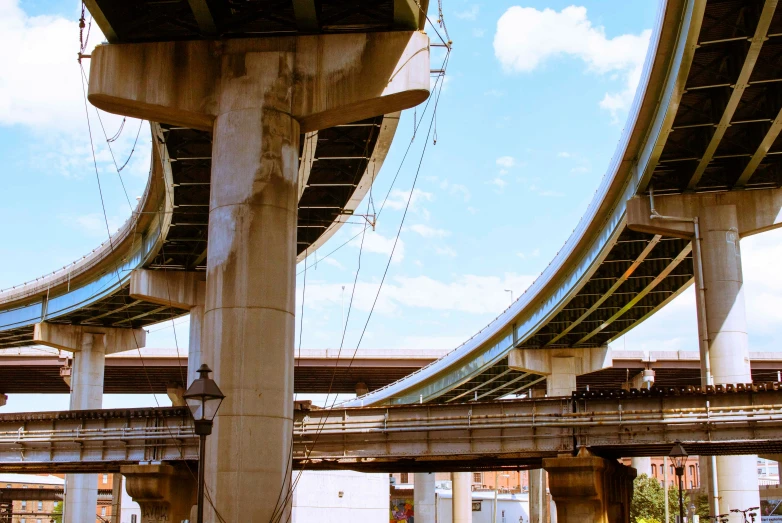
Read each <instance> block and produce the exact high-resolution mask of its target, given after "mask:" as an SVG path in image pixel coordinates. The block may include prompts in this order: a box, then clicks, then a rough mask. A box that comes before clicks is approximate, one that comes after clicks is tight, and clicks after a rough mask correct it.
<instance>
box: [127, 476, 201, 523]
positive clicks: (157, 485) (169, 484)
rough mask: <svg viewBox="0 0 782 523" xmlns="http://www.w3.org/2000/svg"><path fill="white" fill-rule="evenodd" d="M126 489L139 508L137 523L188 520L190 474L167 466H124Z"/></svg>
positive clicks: (192, 497)
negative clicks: (139, 515)
mask: <svg viewBox="0 0 782 523" xmlns="http://www.w3.org/2000/svg"><path fill="white" fill-rule="evenodd" d="M121 472H122V474H123V475H124V476H125V478H126V481H127V486H126V489H127V491H128V494H129V495H130V497H131V498H133V501H135V502H136V503H138V504H139V506H140V507H141V523H159V522H161V523H162V522H164V521H165V522H166V523H168V522H171V521H183V520H190V511H191V508H192V507H193V505H194V504H195V502H196V481H195V478H194V477H193V475H192V474H190V473H189V472H187V471H186V470H183V469H181V468H178V467H174V466H171V465H126V466H123V467H122V468H121Z"/></svg>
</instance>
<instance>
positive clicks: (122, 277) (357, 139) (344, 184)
mask: <svg viewBox="0 0 782 523" xmlns="http://www.w3.org/2000/svg"><path fill="white" fill-rule="evenodd" d="M86 4H87V7H88V8H89V10H90V13H91V14H92V16H93V18H94V20H95V22H96V23H97V24H98V25H99V26H100V28H101V30H102V32H103V33H104V35H106V37H107V39H108V42H109V43H108V44H105V45H100V46H98V47H97V48H96V49H95V50H94V51H93V52H92V55H91V57H90V59H91V67H90V79H89V93H88V98H89V100H90V102H91V103H93V104H94V105H96V106H97V107H98V108H101V109H103V110H106V111H110V112H115V113H118V114H123V115H128V116H135V117H139V118H143V119H147V120H149V121H150V122H151V127H152V135H153V136H152V138H153V140H152V141H153V158H152V162H151V164H152V167H151V170H150V179H149V183H148V185H147V188H146V190H145V192H144V195H143V196H142V198H141V202H140V203H139V206H138V208H137V209H136V211H135V212H134V213H133V216H132V217H131V218H130V220H129V221H128V222H127V223H126V224H125V225H124V226H123V227H122V228H121V229H120V231H119V232H118V233H116V234H115V235H113V236H112V237H111V238H110V239H108V240H107V241H106V242H104V244H103V245H101V246H100V247H98V248H97V249H95V250H94V251H93V252H92V253H90V254H89V255H87V256H85V257H84V258H83V259H82V260H79V261H77V262H75V263H73V264H71V265H69V266H68V267H64V268H62V269H61V270H59V271H55V272H54V273H52V274H50V275H47V276H45V277H43V278H39V279H38V280H36V281H34V282H28V283H27V284H23V285H21V286H17V287H15V288H12V289H7V290H5V291H3V292H2V293H0V347H18V346H25V345H30V344H33V343H40V344H45V345H49V346H53V347H56V348H59V349H62V350H67V351H70V352H74V353H75V354H74V361H73V375H72V378H71V407H72V408H74V409H79V408H99V407H100V405H101V394H102V391H103V375H104V359H105V356H106V354H111V353H117V352H123V351H128V350H131V349H137V348H139V347H143V346H144V341H145V336H144V332H143V330H142V327H144V326H146V325H150V324H153V323H157V322H159V321H161V320H165V319H169V318H172V317H175V316H179V315H183V314H186V313H187V312H190V314H191V336H190V340H191V346H190V347H189V348H188V349H189V350H188V352H189V355H190V357H191V361H194V362H195V361H198V362H207V363H209V364H210V365H211V366H212V367H213V368H215V372H216V374H217V378H218V380H219V381H220V383H221V387H222V388H223V390H225V391H226V393H227V395H228V397H229V398H231V399H229V400H228V401H227V402H226V404H225V405H224V406H223V408H222V409H221V412H220V416H221V419H224V420H225V421H224V422H223V423H222V424H221V423H220V419H218V421H217V423H216V428H215V436H214V437H213V440H214V441H216V442H221V446H222V447H223V448H231V449H233V450H232V451H231V455H228V454H226V453H222V452H217V451H216V448H217V447H215V449H214V450H210V452H209V456H210V460H211V459H214V460H215V466H214V467H210V470H211V471H212V472H210V473H209V474H215V477H210V478H209V481H210V482H211V483H212V484H213V488H212V492H213V494H212V495H213V500H214V501H215V503H216V504H217V505H219V506H221V507H222V509H221V510H222V515H223V517H224V518H226V520H229V521H238V520H239V519H242V520H245V521H259V522H260V521H263V522H266V521H269V520H270V518H271V516H272V513H273V512H276V511H277V509H278V508H279V509H280V511H281V514H283V519H284V518H285V515H286V514H288V512H289V502H284V503H283V505H282V506H281V507H277V506H276V505H277V504H278V503H277V502H278V500H277V499H275V494H274V492H285V491H286V487H287V486H289V481H290V478H289V476H288V475H287V471H288V470H289V469H290V459H289V458H286V456H289V455H290V452H289V451H288V447H289V446H290V439H289V436H288V433H289V431H290V430H289V429H290V427H291V424H292V412H290V406H289V404H288V401H287V398H289V397H290V396H291V395H292V394H293V382H294V362H293V334H292V333H293V317H294V310H293V309H294V307H293V301H294V299H293V296H294V286H295V270H296V269H295V266H296V261H297V260H301V259H303V258H304V257H305V256H306V255H307V254H309V253H311V252H312V251H313V250H315V249H316V248H317V247H318V246H320V245H321V244H322V243H323V242H324V241H325V240H326V239H327V238H329V237H330V236H331V235H332V234H333V233H334V232H335V231H336V230H337V229H338V227H339V226H340V225H341V224H342V223H345V222H346V221H348V220H349V219H350V217H351V216H352V215H353V213H354V211H356V209H357V206H358V204H359V202H360V201H361V199H362V198H363V196H364V194H366V192H367V191H368V189H369V186H370V185H371V183H372V181H373V180H374V178H375V176H376V175H377V173H378V170H379V169H380V167H381V165H382V162H383V159H384V158H385V155H386V152H387V150H388V147H389V146H390V143H391V140H392V138H393V135H394V131H395V129H396V125H397V120H398V116H399V112H400V111H402V110H404V109H407V108H411V107H413V106H415V105H417V104H418V103H420V102H422V101H424V100H426V98H427V97H428V95H429V89H430V78H429V77H430V67H429V39H428V37H427V36H426V34H425V33H423V32H422V29H423V27H424V22H425V19H426V16H425V14H426V9H427V2H426V1H424V2H422V3H421V2H417V1H415V2H414V1H412V0H401V1H394V2H383V3H381V4H377V5H374V4H372V5H370V4H366V5H363V4H362V5H358V6H357V5H355V3H354V2H350V1H346V0H325V1H322V2H308V1H304V2H301V1H299V0H290V1H282V2H268V1H266V0H259V1H250V2H242V3H240V4H237V3H235V2H229V1H226V0H216V1H211V0H210V1H209V2H204V1H197V0H196V1H192V2H186V1H184V0H183V1H181V2H180V1H174V2H164V3H160V2H153V1H146V0H137V1H133V2H125V1H116V0H95V1H88V2H86ZM83 58H85V57H81V56H80V60H81V59H83ZM207 240H209V241H207ZM261 333H262V334H261ZM202 339H203V345H204V348H205V349H204V352H203V353H202V352H201V340H202ZM260 339H263V340H265V343H264V347H263V350H259V349H260V347H258V342H259V340H260ZM232 367H233V368H232ZM193 371H194V368H192V369H190V373H189V377H190V379H187V380H183V381H187V382H188V383H189V382H190V381H191V379H192V377H193ZM261 375H263V376H264V378H263V379H262V380H261V379H259V377H260V376H261ZM243 394H250V395H251V396H252V397H254V398H264V399H265V401H262V402H257V401H256V402H249V401H247V402H243V401H241V399H240V396H242V395H243ZM282 398H285V400H284V401H283V400H282ZM233 420H236V421H238V422H239V424H240V426H241V427H243V428H242V430H239V431H235V430H233V429H231V428H230V425H231V421H233ZM247 433H255V434H257V435H262V436H263V437H262V439H263V440H264V441H263V442H260V441H258V442H257V443H258V445H259V446H258V448H253V449H250V448H249V447H247V446H246V445H242V444H240V442H239V441H238V440H237V441H234V442H231V440H232V439H236V438H239V439H241V437H242V434H247ZM240 448H244V449H245V451H246V452H247V456H245V457H244V458H241V459H238V460H235V459H234V458H235V456H234V452H235V451H237V450H238V449H240ZM226 460H227V461H226ZM218 471H219V472H218ZM240 473H241V474H242V476H243V480H242V482H241V484H242V485H247V488H246V489H245V490H246V491H247V492H246V493H244V494H243V493H242V492H243V490H242V488H239V487H238V486H236V487H235V488H234V487H228V485H232V484H235V477H236V475H237V474H240ZM226 474H227V476H225V477H224V478H223V479H220V480H218V479H217V475H221V476H224V475H226ZM231 478H233V479H231ZM90 481H92V482H94V478H93V479H92V480H89V479H87V478H80V477H78V476H73V477H69V478H67V484H68V487H67V490H68V492H69V496H68V500H67V502H66V516H65V521H66V522H68V523H71V522H75V521H81V520H84V519H85V518H86V515H87V514H88V513H87V512H86V511H87V510H90V511H92V508H93V507H94V505H95V502H94V499H93V498H94V496H95V494H94V493H93V492H92V491H95V485H93V484H91V483H90ZM250 486H251V487H250ZM258 489H260V492H263V493H265V496H266V497H267V498H268V499H265V500H263V499H259V494H258ZM68 505H70V507H69V506H68ZM82 512H83V514H82ZM238 514H241V518H240V517H239V515H238ZM183 515H184V514H183Z"/></svg>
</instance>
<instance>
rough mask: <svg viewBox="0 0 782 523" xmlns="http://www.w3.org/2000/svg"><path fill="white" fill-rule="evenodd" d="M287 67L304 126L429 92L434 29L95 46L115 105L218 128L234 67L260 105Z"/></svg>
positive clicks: (96, 68) (408, 101) (102, 93)
mask: <svg viewBox="0 0 782 523" xmlns="http://www.w3.org/2000/svg"><path fill="white" fill-rule="evenodd" d="M272 55H274V58H272ZM270 58H271V60H270ZM272 61H273V62H274V63H273V64H272ZM270 65H274V67H270ZM281 69H286V70H288V71H289V72H290V73H291V75H290V76H291V78H292V79H293V82H292V84H291V85H290V86H285V89H286V91H287V96H288V97H289V102H290V105H289V110H290V116H291V117H292V118H293V119H294V120H296V121H297V122H298V123H299V127H300V131H301V132H311V131H317V130H319V129H324V128H328V127H332V126H335V125H339V124H344V123H349V122H354V121H357V120H362V119H364V118H370V117H373V116H378V115H381V114H387V113H391V112H395V111H401V110H403V109H408V108H410V107H413V106H415V105H418V104H419V103H421V102H422V101H424V100H426V98H427V97H428V96H429V37H428V36H427V35H426V34H425V33H423V32H420V31H415V32H399V31H397V32H388V33H358V34H337V35H315V36H290V37H287V36H286V37H267V38H252V39H232V40H209V41H204V40H198V41H187V42H155V43H144V44H109V45H101V46H98V47H97V48H95V50H94V51H93V53H92V64H91V68H90V87H89V95H88V98H89V100H90V102H91V103H92V104H93V105H95V106H96V107H98V108H100V109H103V110H105V111H108V112H112V113H117V114H122V115H126V116H134V117H137V118H143V119H148V120H152V121H159V122H166V123H171V124H177V125H183V126H187V127H193V128H196V129H201V130H204V131H212V127H213V125H214V121H215V119H216V118H217V116H218V115H219V114H220V107H219V106H220V105H221V100H220V98H221V91H223V83H224V82H223V81H222V80H223V78H224V77H225V76H226V75H228V76H231V77H233V78H242V81H243V83H244V86H243V88H242V89H240V90H239V92H240V93H241V99H239V100H237V101H238V102H241V103H239V105H244V106H248V107H251V106H256V105H257V104H258V102H261V101H263V100H264V97H265V96H266V94H267V92H268V91H269V90H270V89H274V88H275V87H276V86H275V85H274V84H275V81H276V80H277V77H278V71H279V70H281ZM237 94H238V93H237ZM223 103H225V102H224V101H223Z"/></svg>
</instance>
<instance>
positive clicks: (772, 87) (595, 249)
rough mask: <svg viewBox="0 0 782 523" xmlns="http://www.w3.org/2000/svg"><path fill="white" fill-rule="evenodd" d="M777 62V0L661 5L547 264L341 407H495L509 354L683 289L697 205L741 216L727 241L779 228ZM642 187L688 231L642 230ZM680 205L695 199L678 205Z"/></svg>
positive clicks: (605, 338) (781, 20)
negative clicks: (511, 294) (470, 395)
mask: <svg viewBox="0 0 782 523" xmlns="http://www.w3.org/2000/svg"><path fill="white" fill-rule="evenodd" d="M781 53H782V12H781V10H780V8H779V7H778V5H777V2H776V1H773V0H772V1H766V2H763V1H749V0H709V1H706V0H690V1H685V0H669V1H666V2H661V7H660V13H659V18H658V22H657V25H656V27H655V28H654V31H653V34H652V37H651V41H650V44H649V52H648V55H647V59H646V63H645V66H644V69H643V74H642V77H641V80H640V83H639V86H638V92H637V94H636V97H635V101H634V103H633V106H632V108H631V109H630V114H629V117H628V120H627V123H626V124H625V128H624V132H623V134H622V137H621V139H620V142H619V145H618V147H617V149H616V152H615V154H614V156H613V158H612V159H611V162H610V164H609V167H608V169H607V171H606V174H605V176H604V178H603V180H602V182H601V184H600V186H599V187H598V189H597V192H596V194H595V196H594V198H593V199H592V202H591V204H590V205H589V208H588V209H587V211H586V213H585V214H584V216H583V217H582V218H581V221H580V222H579V224H578V226H577V227H576V229H575V230H574V232H573V234H572V235H571V236H570V237H569V238H568V240H567V242H566V243H565V245H564V246H563V247H562V248H561V249H560V251H559V252H558V253H557V255H556V257H555V258H554V259H553V260H552V261H551V263H550V264H549V265H548V267H547V268H546V269H545V270H544V271H543V273H542V274H541V276H540V277H539V278H538V279H537V280H536V281H535V282H534V283H533V284H532V285H531V286H530V287H529V288H528V289H527V290H526V291H525V292H524V294H523V295H522V296H520V297H519V298H518V299H517V300H516V301H515V303H513V304H512V305H511V306H510V307H509V308H508V309H507V310H505V311H504V312H502V313H501V314H500V315H499V316H498V317H497V318H496V319H495V320H493V321H492V322H491V323H490V324H489V325H487V326H486V327H485V328H484V329H482V330H481V331H480V332H478V333H477V334H476V335H475V336H473V337H472V338H471V339H470V340H467V341H466V342H465V343H464V344H463V345H461V346H460V347H458V348H456V349H454V350H453V351H452V352H451V353H450V354H448V355H447V356H445V357H443V358H441V359H439V360H437V361H436V362H433V363H432V364H430V365H428V366H426V367H424V368H422V369H421V370H420V371H418V372H416V373H414V374H413V375H411V376H408V377H406V378H405V379H403V380H400V381H398V382H396V383H392V384H390V385H389V386H387V387H384V388H383V389H381V390H377V391H372V392H370V393H369V394H368V395H367V396H365V397H363V398H361V399H360V400H357V401H355V402H350V403H348V404H347V405H358V404H359V403H360V402H363V403H364V404H365V405H370V404H372V405H399V404H406V403H412V402H417V401H420V400H421V399H423V401H436V402H451V401H464V399H463V398H465V396H464V393H465V392H466V391H470V390H472V389H474V388H475V387H476V386H483V384H488V385H486V386H485V387H484V389H483V390H485V391H486V392H488V393H489V394H487V395H486V396H485V397H484V398H483V399H485V400H488V399H492V398H499V397H502V396H503V395H505V394H507V393H508V392H509V391H511V390H514V389H516V388H518V387H519V386H521V385H523V384H524V383H525V382H527V380H528V379H529V378H524V377H523V375H524V371H523V370H520V369H514V368H512V367H510V366H509V365H508V357H509V354H510V353H511V352H512V351H513V350H514V349H517V348H532V349H536V348H540V349H557V348H574V347H575V348H588V347H599V346H602V345H605V344H607V343H608V342H610V341H611V340H614V339H616V338H618V337H620V336H621V335H623V334H625V333H626V332H628V331H629V330H630V329H632V328H633V327H635V326H636V325H638V324H639V323H641V322H643V321H644V320H645V319H647V318H648V317H650V316H651V315H652V314H654V313H655V312H656V311H658V310H660V308H662V307H664V306H665V304H667V303H669V302H670V301H671V300H672V299H673V298H675V297H676V296H677V295H679V294H680V293H681V292H682V291H683V290H684V289H686V288H687V287H688V286H689V285H691V284H692V283H693V281H694V280H695V276H696V268H697V267H696V266H695V265H694V264H693V248H694V247H697V245H694V243H697V242H693V239H694V238H693V234H694V233H693V231H692V223H691V221H692V220H691V217H692V216H693V215H697V213H698V209H699V208H702V206H703V205H736V206H737V207H739V208H743V209H745V210H744V211H740V212H739V217H740V223H739V224H738V227H737V229H738V230H737V233H738V235H737V236H738V237H743V236H747V235H750V234H755V233H758V232H762V231H763V230H767V229H769V228H772V227H778V226H779V225H780V220H782V215H781V214H780V210H781V209H782V191H780V189H779V187H780V184H782V139H780V138H779V132H780V129H782V112H781V111H782V97H780V92H781V91H780V90H779V89H780V86H781V85H782V83H781V82H782V60H781V59H780V58H781V57H782V54H781ZM652 191H653V192H654V194H655V195H656V196H657V197H656V198H655V200H656V202H657V204H658V206H659V205H661V204H663V205H665V202H666V201H668V202H672V203H671V207H669V208H673V207H675V211H678V213H677V212H671V213H669V214H678V215H679V216H682V217H683V218H684V220H685V221H687V220H689V222H690V223H689V226H688V227H689V230H688V231H683V230H679V229H677V228H676V227H674V226H673V224H670V223H669V222H667V221H660V220H657V222H655V221H654V220H651V222H655V223H650V220H649V215H650V214H651V210H650V206H649V195H650V193H652ZM680 197H681V198H685V199H689V200H691V201H693V202H694V201H697V202H699V203H698V204H694V203H689V204H687V205H682V204H681V203H679V201H680ZM698 205H700V206H701V207H698ZM628 209H629V211H628ZM688 213H690V214H688ZM662 214H666V212H662ZM678 225H681V224H678ZM682 229H683V227H682ZM650 231H652V232H650ZM715 291H716V289H715ZM713 323H716V320H715V321H714V322H713ZM715 328H716V326H715ZM511 382H512V383H511Z"/></svg>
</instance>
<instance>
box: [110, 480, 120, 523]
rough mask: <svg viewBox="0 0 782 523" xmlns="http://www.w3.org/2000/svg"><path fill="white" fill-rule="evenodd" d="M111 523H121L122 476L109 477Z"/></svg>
mask: <svg viewBox="0 0 782 523" xmlns="http://www.w3.org/2000/svg"><path fill="white" fill-rule="evenodd" d="M111 523H122V474H112V475H111Z"/></svg>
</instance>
